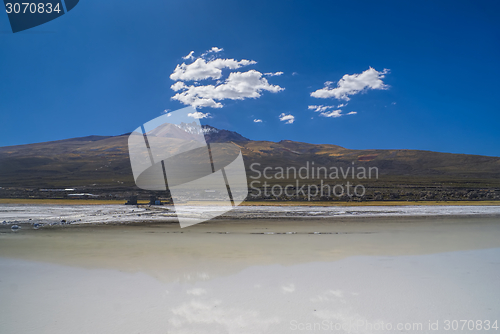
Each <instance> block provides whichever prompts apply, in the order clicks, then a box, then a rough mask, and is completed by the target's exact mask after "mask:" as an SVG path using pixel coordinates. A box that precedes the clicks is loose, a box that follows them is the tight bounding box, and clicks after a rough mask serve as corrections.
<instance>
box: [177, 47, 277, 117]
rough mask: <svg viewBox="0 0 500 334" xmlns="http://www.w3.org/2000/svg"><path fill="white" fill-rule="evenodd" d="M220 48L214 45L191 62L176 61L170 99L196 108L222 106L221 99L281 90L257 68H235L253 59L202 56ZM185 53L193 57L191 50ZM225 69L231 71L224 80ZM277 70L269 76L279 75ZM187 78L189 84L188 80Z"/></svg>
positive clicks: (234, 98) (232, 98) (257, 96)
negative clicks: (172, 92) (204, 81)
mask: <svg viewBox="0 0 500 334" xmlns="http://www.w3.org/2000/svg"><path fill="white" fill-rule="evenodd" d="M222 50H223V49H222V48H218V47H215V46H214V47H213V48H212V49H210V50H208V51H207V52H205V53H204V54H202V56H201V57H199V58H197V59H196V60H194V61H193V62H192V63H190V64H186V63H182V64H178V65H177V66H176V68H175V69H174V71H173V73H172V74H171V75H170V79H172V80H175V81H176V82H175V83H174V84H173V85H171V86H170V88H171V89H172V90H173V91H174V92H177V93H176V94H175V95H174V96H173V97H172V99H173V100H177V101H179V102H181V103H183V104H186V105H191V106H193V107H195V108H203V107H210V108H222V107H223V105H222V103H221V102H220V101H222V100H227V99H229V100H244V99H247V98H259V97H260V96H261V93H262V92H263V91H268V92H272V93H277V92H280V91H282V90H283V89H284V88H282V87H280V86H278V85H272V84H270V83H269V82H268V81H267V79H266V78H265V77H264V74H262V73H261V72H259V71H256V70H248V71H246V72H239V71H234V70H237V69H239V68H241V67H243V66H248V65H253V64H256V63H257V62H256V61H254V60H247V59H242V60H236V59H231V58H229V59H222V58H215V56H211V57H212V58H211V59H208V60H207V59H205V58H203V57H204V55H206V54H208V53H214V54H215V53H219V52H221V51H222ZM188 56H192V53H190V54H189V55H188ZM186 57H187V56H186ZM224 69H227V70H233V72H230V73H229V76H228V77H227V78H226V79H223V78H222V76H223V73H222V70H224ZM279 73H282V72H270V74H271V75H270V76H276V75H280V74H279ZM266 74H267V73H266ZM203 80H211V82H209V83H207V84H202V83H200V81H203ZM189 81H192V83H187V82H189Z"/></svg>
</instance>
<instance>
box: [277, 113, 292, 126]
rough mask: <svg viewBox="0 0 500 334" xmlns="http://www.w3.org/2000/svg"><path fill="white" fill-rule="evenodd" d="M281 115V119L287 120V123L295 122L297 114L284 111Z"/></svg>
mask: <svg viewBox="0 0 500 334" xmlns="http://www.w3.org/2000/svg"><path fill="white" fill-rule="evenodd" d="M279 117H280V121H282V122H285V123H286V124H292V123H293V122H295V116H293V115H291V114H285V113H282V114H281V115H280V116H279Z"/></svg>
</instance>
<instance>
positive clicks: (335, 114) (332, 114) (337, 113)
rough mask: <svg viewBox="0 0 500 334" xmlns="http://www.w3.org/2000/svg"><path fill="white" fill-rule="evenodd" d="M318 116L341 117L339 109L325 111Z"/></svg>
mask: <svg viewBox="0 0 500 334" xmlns="http://www.w3.org/2000/svg"><path fill="white" fill-rule="evenodd" d="M319 115H320V116H322V117H333V118H336V117H340V116H343V114H342V110H340V109H337V110H332V111H325V112H322V113H320V114H319Z"/></svg>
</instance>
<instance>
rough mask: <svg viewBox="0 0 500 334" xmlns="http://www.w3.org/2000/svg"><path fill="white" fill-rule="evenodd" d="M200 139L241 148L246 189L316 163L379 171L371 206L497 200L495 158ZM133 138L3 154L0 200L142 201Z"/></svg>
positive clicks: (209, 132) (213, 136) (232, 137)
mask: <svg viewBox="0 0 500 334" xmlns="http://www.w3.org/2000/svg"><path fill="white" fill-rule="evenodd" d="M182 127H184V129H182V131H183V132H184V133H187V132H186V129H189V128H190V129H191V130H192V131H195V132H196V131H200V130H199V129H194V128H192V127H190V125H189V124H184V125H182ZM157 130H158V132H157V133H156V134H157V135H160V134H161V132H162V131H164V130H165V131H166V130H168V131H173V130H175V129H161V128H160V129H157ZM179 130H181V129H179ZM191 130H190V131H191ZM201 131H203V134H204V135H205V138H206V140H207V142H209V143H221V142H233V143H234V144H235V145H237V146H239V147H240V149H241V151H242V153H243V157H244V161H245V166H246V168H247V175H248V177H249V178H251V179H249V181H252V180H254V178H256V177H257V176H258V173H257V172H256V170H259V171H260V172H262V171H263V170H264V168H266V167H270V168H272V170H275V169H276V168H277V167H283V168H295V169H297V170H298V169H299V168H301V167H304V166H311V165H313V163H314V166H315V168H318V167H321V166H323V167H326V168H330V167H332V166H334V167H337V168H344V169H347V168H349V167H354V166H355V167H356V168H357V167H364V168H370V167H371V168H377V169H378V173H379V178H377V179H369V180H363V184H364V185H365V186H366V189H367V195H366V196H368V197H367V198H368V199H370V198H371V199H412V200H414V199H452V200H453V199H496V198H497V197H498V199H500V158H498V157H487V156H477V155H466V154H451V153H439V152H431V151H418V150H374V149H367V150H352V149H347V148H344V147H340V146H337V145H330V144H308V143H301V142H294V141H289V140H283V141H280V142H269V141H252V140H249V139H247V138H245V137H243V136H241V135H240V134H238V133H236V132H233V131H228V130H220V129H217V128H214V127H212V126H203V128H202V129H201ZM152 134H153V133H152ZM193 134H194V132H193ZM128 135H129V134H124V135H120V136H88V137H82V138H72V139H66V140H59V141H52V142H45V143H36V144H29V145H19V146H7V147H0V187H1V188H0V198H1V197H51V196H55V195H53V194H52V195H51V194H49V193H50V192H43V193H42V192H41V191H40V189H45V188H49V189H53V188H79V189H82V190H85V191H82V192H89V191H91V192H92V193H97V194H101V195H105V196H106V197H110V198H114V197H118V198H122V197H124V196H127V195H129V194H130V193H133V192H139V193H144V194H145V193H147V192H145V191H144V192H141V190H139V189H138V188H136V187H135V184H134V180H133V177H132V172H131V167H130V162H129V157H128V147H127V141H128ZM153 135H154V134H153ZM198 135H199V134H198ZM252 164H253V167H252V168H251V166H252ZM308 164H309V165H308ZM316 179H317V178H316ZM261 180H262V177H261ZM288 181H290V180H287V179H284V180H281V181H276V182H282V183H283V182H288ZM344 181H345V180H344ZM294 182H295V181H294ZM318 182H319V181H318ZM339 182H340V181H339Z"/></svg>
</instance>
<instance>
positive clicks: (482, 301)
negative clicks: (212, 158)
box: [0, 208, 500, 333]
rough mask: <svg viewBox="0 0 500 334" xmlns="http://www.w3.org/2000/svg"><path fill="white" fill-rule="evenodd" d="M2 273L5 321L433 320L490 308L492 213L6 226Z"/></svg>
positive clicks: (191, 325)
mask: <svg viewBox="0 0 500 334" xmlns="http://www.w3.org/2000/svg"><path fill="white" fill-rule="evenodd" d="M315 210H316V208H315ZM0 273H1V278H0V295H1V296H2V301H1V302H0V332H2V333H290V332H305V333H307V332H336V333H343V332H347V333H372V332H375V333H386V332H391V331H394V332H401V331H398V330H396V327H397V326H403V328H404V326H410V327H411V329H410V330H407V331H406V332H410V333H411V332H414V333H425V332H433V333H436V332H439V333H442V332H448V331H446V330H445V326H446V322H445V321H446V320H474V321H475V322H474V324H476V321H483V322H484V321H486V320H489V321H490V322H491V324H492V325H493V323H494V322H493V321H494V320H500V319H495V317H496V318H499V315H500V312H499V310H500V290H499V289H498V282H499V281H500V219H499V218H496V217H489V218H488V217H462V218H460V217H453V218H446V217H440V218H439V217H434V218H404V217H401V218H391V219H389V218H351V219H314V218H309V219H300V218H295V219H291V220H290V219H286V220H285V219H251V220H245V219H243V220H241V219H240V220H238V221H232V220H231V219H224V220H219V221H210V222H208V223H204V224H199V225H196V226H193V227H191V228H187V229H180V228H179V227H178V225H177V224H172V223H170V224H159V223H157V224H147V225H144V224H139V225H122V226H106V225H98V226H79V227H70V228H52V229H40V230H31V229H21V230H20V231H17V232H11V231H9V230H7V231H6V232H4V233H0ZM382 324H383V327H381V326H382ZM389 324H390V326H393V328H394V329H393V330H389V329H388V326H389ZM419 324H421V326H422V327H420V325H419ZM430 324H432V326H435V325H437V326H438V330H437V331H435V330H432V331H431V330H429V326H430ZM342 326H343V329H342ZM377 326H378V327H377ZM460 326H462V324H461V323H460ZM408 328H409V327H408ZM453 332H459V333H460V332H464V333H476V332H478V331H477V330H476V328H474V329H473V330H468V329H467V328H466V329H465V330H461V329H459V330H457V331H453Z"/></svg>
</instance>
